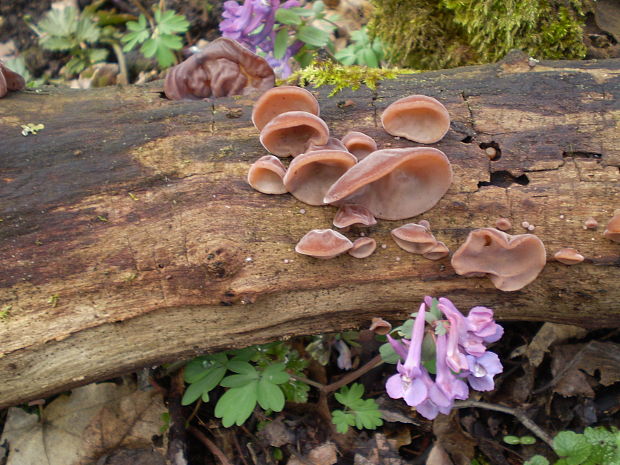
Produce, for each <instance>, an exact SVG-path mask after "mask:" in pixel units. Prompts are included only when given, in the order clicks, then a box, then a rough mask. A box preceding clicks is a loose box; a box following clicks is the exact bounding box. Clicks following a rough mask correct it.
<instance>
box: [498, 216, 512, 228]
mask: <svg viewBox="0 0 620 465" xmlns="http://www.w3.org/2000/svg"><path fill="white" fill-rule="evenodd" d="M495 227H496V228H497V229H499V230H500V231H509V230H510V229H512V223H511V222H510V220H509V219H508V218H498V219H497V221H496V222H495Z"/></svg>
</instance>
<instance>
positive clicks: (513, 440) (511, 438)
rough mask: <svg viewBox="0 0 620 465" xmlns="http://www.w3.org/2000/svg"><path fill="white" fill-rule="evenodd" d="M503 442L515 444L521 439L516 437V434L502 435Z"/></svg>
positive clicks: (519, 442)
mask: <svg viewBox="0 0 620 465" xmlns="http://www.w3.org/2000/svg"><path fill="white" fill-rule="evenodd" d="M504 442H505V443H506V444H510V445H512V446H515V445H517V444H521V439H520V438H518V437H517V436H504Z"/></svg>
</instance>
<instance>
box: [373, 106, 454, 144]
mask: <svg viewBox="0 0 620 465" xmlns="http://www.w3.org/2000/svg"><path fill="white" fill-rule="evenodd" d="M381 124H383V129H385V131H386V132H387V133H388V134H391V135H393V136H400V137H404V138H406V139H409V140H412V141H414V142H420V143H422V144H432V143H433V142H437V141H439V140H441V139H442V138H443V136H445V135H446V133H447V132H448V129H450V115H449V114H448V110H446V107H444V106H443V105H442V104H441V102H439V100H437V99H434V98H433V97H427V96H426V95H410V96H409V97H404V98H401V99H399V100H396V101H395V102H394V103H392V104H391V105H390V106H388V107H387V108H386V109H385V110H384V112H383V114H382V115H381Z"/></svg>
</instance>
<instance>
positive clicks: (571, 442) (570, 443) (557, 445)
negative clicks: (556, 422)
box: [553, 431, 591, 465]
mask: <svg viewBox="0 0 620 465" xmlns="http://www.w3.org/2000/svg"><path fill="white" fill-rule="evenodd" d="M553 450H554V451H555V453H556V454H558V455H559V456H560V457H565V458H566V462H567V463H568V464H569V465H579V464H581V463H583V462H584V461H585V460H586V459H587V458H588V456H589V455H590V450H591V446H590V444H588V442H587V441H586V438H585V437H584V436H583V435H582V434H577V433H575V432H573V431H562V432H560V433H558V435H557V436H556V437H555V438H554V439H553Z"/></svg>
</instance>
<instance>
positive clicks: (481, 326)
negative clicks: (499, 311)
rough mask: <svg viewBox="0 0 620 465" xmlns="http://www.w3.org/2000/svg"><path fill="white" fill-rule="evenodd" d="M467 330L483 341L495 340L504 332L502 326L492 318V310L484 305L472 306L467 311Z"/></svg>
mask: <svg viewBox="0 0 620 465" xmlns="http://www.w3.org/2000/svg"><path fill="white" fill-rule="evenodd" d="M467 330H468V331H470V332H471V333H473V334H474V335H476V336H478V337H480V338H482V339H483V341H484V342H495V341H497V340H499V338H501V337H502V335H503V334H504V328H502V327H501V326H500V325H498V324H497V323H495V320H494V319H493V310H491V309H490V308H486V307H474V308H472V309H471V310H470V311H469V314H468V315H467Z"/></svg>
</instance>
